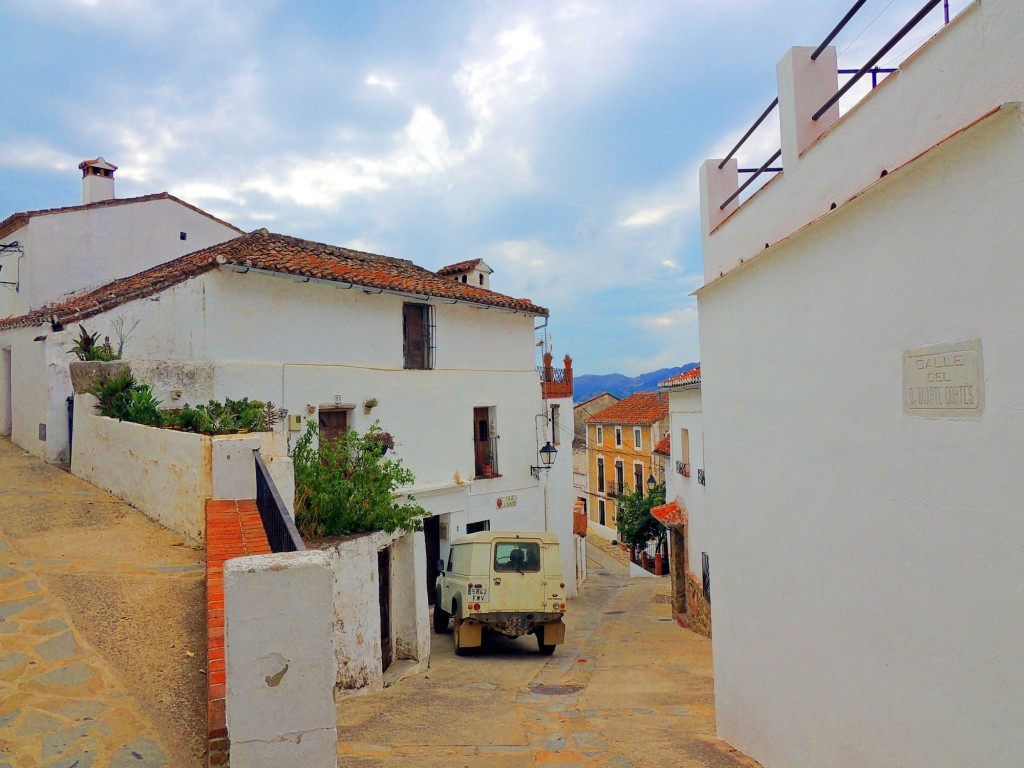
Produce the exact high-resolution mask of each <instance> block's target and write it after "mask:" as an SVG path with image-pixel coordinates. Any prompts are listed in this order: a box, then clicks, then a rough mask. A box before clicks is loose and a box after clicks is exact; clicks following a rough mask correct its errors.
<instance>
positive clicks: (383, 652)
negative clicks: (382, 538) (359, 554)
mask: <svg viewBox="0 0 1024 768" xmlns="http://www.w3.org/2000/svg"><path fill="white" fill-rule="evenodd" d="M377 583H378V584H379V586H380V595H379V599H380V668H381V669H382V670H383V671H385V672H386V671H387V669H388V667H390V666H391V657H392V654H393V649H392V644H391V547H385V548H384V549H382V550H380V551H379V552H378V553H377Z"/></svg>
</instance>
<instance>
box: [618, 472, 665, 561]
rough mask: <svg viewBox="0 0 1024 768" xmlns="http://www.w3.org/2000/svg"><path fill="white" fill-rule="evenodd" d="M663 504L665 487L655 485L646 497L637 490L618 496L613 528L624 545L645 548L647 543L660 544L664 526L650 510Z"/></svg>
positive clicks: (663, 536) (663, 535)
mask: <svg viewBox="0 0 1024 768" xmlns="http://www.w3.org/2000/svg"><path fill="white" fill-rule="evenodd" d="M664 503H665V485H664V483H662V484H661V485H656V486H655V487H654V490H653V491H651V492H650V493H648V494H647V495H646V496H644V495H643V493H642V492H641V491H639V490H637V489H634V490H631V491H626V492H624V493H623V494H622V495H620V496H619V499H618V505H617V507H616V510H615V527H616V528H618V531H619V536H620V537H621V539H622V541H624V542H625V543H626V544H635V545H636V546H638V547H644V546H647V542H649V541H657V542H658V543H660V542H661V540H662V539H663V538H665V526H663V525H662V524H661V523H660V522H658V519H657V518H656V517H655V516H654V515H652V514H651V509H653V508H654V507H656V506H658V505H659V504H664Z"/></svg>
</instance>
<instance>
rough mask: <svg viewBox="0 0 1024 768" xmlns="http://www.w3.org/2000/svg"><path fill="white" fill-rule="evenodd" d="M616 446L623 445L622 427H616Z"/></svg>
mask: <svg viewBox="0 0 1024 768" xmlns="http://www.w3.org/2000/svg"><path fill="white" fill-rule="evenodd" d="M615 447H616V448H621V447H622V427H616V428H615Z"/></svg>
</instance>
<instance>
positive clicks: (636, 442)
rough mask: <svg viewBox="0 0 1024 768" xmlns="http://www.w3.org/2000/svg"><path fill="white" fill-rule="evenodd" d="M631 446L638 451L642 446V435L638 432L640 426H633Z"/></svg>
mask: <svg viewBox="0 0 1024 768" xmlns="http://www.w3.org/2000/svg"><path fill="white" fill-rule="evenodd" d="M633 447H634V448H636V449H637V450H638V451H639V450H641V449H642V448H643V447H644V440H643V436H642V435H641V434H640V427H633Z"/></svg>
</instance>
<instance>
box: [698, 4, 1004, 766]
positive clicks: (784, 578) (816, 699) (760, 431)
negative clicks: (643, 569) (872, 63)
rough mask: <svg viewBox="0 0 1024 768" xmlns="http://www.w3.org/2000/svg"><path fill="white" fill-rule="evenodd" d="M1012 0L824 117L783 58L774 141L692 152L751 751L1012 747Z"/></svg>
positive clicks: (830, 57) (908, 754) (791, 61)
mask: <svg viewBox="0 0 1024 768" xmlns="http://www.w3.org/2000/svg"><path fill="white" fill-rule="evenodd" d="M1022 39H1024V4H1022V3H1020V2H1019V0H982V1H981V2H977V3H974V4H972V5H970V6H968V7H967V9H966V10H965V11H964V12H963V13H962V14H961V15H960V16H959V17H957V18H956V19H954V20H953V22H952V23H951V24H950V25H948V26H947V27H945V28H944V29H943V30H942V31H940V32H939V33H938V34H936V35H935V37H934V38H933V39H932V40H931V41H929V42H927V43H926V44H925V45H924V46H922V47H921V48H920V49H919V50H918V51H917V52H916V53H915V54H914V55H913V56H911V57H910V58H909V59H908V60H907V61H906V62H904V63H903V64H902V65H901V67H900V69H899V71H898V72H897V73H896V74H894V75H892V76H890V77H888V78H887V79H885V80H884V81H883V82H882V83H881V85H880V86H879V87H878V88H877V89H876V90H875V91H873V92H872V93H871V94H869V95H868V96H867V97H865V98H864V99H863V100H862V101H861V102H860V103H859V104H857V106H856V107H855V108H854V109H851V110H850V112H849V113H848V114H846V115H843V116H842V117H841V118H840V117H839V115H838V110H834V111H832V112H826V113H825V114H824V115H823V118H822V120H821V121H820V124H818V123H815V122H814V121H813V120H812V119H811V116H812V113H813V112H815V111H817V110H818V108H819V107H822V106H824V102H825V100H826V99H827V98H828V97H829V96H830V95H831V94H832V93H835V92H836V90H837V82H836V69H835V54H834V51H832V52H831V53H827V54H826V56H823V57H822V58H819V59H818V61H817V62H814V63H812V62H811V61H810V53H811V50H812V49H811V48H794V49H792V50H791V51H790V53H789V54H787V55H786V57H784V58H783V60H782V62H781V63H780V64H779V68H778V74H779V109H780V118H781V119H780V123H781V127H782V150H783V154H782V166H783V168H784V170H783V172H782V173H780V174H778V175H777V176H776V177H775V178H774V179H773V180H772V181H771V182H769V183H768V184H767V185H766V186H765V187H764V188H762V189H761V190H760V191H759V192H757V193H756V194H755V195H754V196H753V197H752V198H751V199H749V200H748V201H747V202H745V203H744V204H742V205H740V206H738V207H737V206H736V204H735V203H733V204H730V205H727V206H726V207H725V209H724V210H723V209H720V205H721V203H722V202H724V200H725V199H726V198H727V197H728V196H729V194H731V192H732V191H735V190H736V188H737V186H736V166H735V161H732V163H731V164H726V166H725V167H724V169H722V170H719V169H718V165H719V161H708V162H707V163H706V164H705V166H704V168H703V169H702V173H701V182H702V184H701V187H702V214H703V225H704V226H703V231H704V266H705V284H704V286H703V287H702V288H701V289H699V291H698V292H697V296H698V301H699V308H700V336H701V338H700V342H701V357H702V360H701V363H702V377H703V392H702V400H703V413H704V422H705V446H706V458H707V462H708V465H709V472H708V475H707V486H706V496H707V499H706V500H707V512H708V514H707V520H708V523H709V531H708V535H709V540H710V542H709V546H710V547H711V550H710V551H711V552H713V554H714V558H713V560H712V565H713V568H714V589H713V595H714V621H715V631H714V640H713V643H714V658H715V696H716V712H717V722H718V735H719V736H720V737H721V738H723V739H725V740H726V741H728V742H729V743H731V744H733V745H735V746H736V747H738V748H739V749H741V750H742V751H744V752H746V753H747V754H749V755H750V756H752V757H754V758H756V759H757V760H759V761H760V762H761V763H763V764H764V765H765V766H767V767H768V768H774V766H787V767H792V768H800V766H814V767H815V768H817V766H823V765H828V766H835V767H837V768H842V767H843V766H849V767H850V768H854V767H857V768H860V767H861V766H869V765H870V766H883V765H885V766H892V765H915V766H929V768H937V767H940V766H964V765H977V766H986V767H987V768H992V767H994V766H1007V767H1008V766H1017V765H1020V763H1021V759H1022V756H1024V696H1022V695H1021V683H1022V681H1024V646H1022V643H1021V638H1022V637H1024V550H1022V545H1021V542H1024V516H1022V514H1021V511H1022V509H1024V473H1022V471H1021V469H1020V457H1021V456H1022V455H1024V355H1021V352H1020V351H1021V349H1022V347H1024V299H1022V296H1024V293H1022V290H1021V286H1024V258H1022V255H1021V252H1022V247H1024V231H1022V228H1021V221H1022V207H1021V200H1022V199H1024V129H1022V125H1024V115H1022V109H1021V101H1022V100H1024V75H1022V73H1024V47H1022V46H1021V44H1020V43H1021V40H1022Z"/></svg>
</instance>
